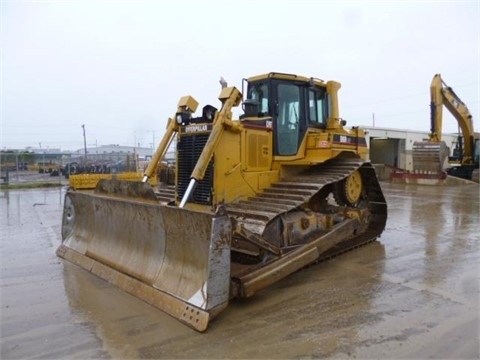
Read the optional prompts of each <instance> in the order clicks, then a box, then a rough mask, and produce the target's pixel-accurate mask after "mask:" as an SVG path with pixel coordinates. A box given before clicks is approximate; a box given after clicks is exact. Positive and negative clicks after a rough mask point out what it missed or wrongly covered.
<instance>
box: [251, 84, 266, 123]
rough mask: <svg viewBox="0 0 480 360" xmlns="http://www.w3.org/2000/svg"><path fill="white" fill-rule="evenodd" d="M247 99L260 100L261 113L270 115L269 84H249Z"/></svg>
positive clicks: (259, 109) (259, 108) (259, 110)
mask: <svg viewBox="0 0 480 360" xmlns="http://www.w3.org/2000/svg"><path fill="white" fill-rule="evenodd" d="M247 99H252V100H257V101H258V112H259V115H260V116H262V115H268V86H267V84H264V83H250V84H248V93H247Z"/></svg>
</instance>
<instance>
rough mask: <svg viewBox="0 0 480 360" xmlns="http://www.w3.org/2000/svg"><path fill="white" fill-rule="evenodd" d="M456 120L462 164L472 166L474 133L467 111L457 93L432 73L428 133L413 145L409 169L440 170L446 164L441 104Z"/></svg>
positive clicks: (438, 75) (469, 114)
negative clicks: (459, 133) (424, 139)
mask: <svg viewBox="0 0 480 360" xmlns="http://www.w3.org/2000/svg"><path fill="white" fill-rule="evenodd" d="M444 106H445V107H446V108H447V110H448V111H449V112H450V113H451V114H452V115H453V117H454V118H455V119H456V121H457V123H458V126H459V128H460V129H461V132H462V136H461V137H460V142H459V143H460V144H462V147H461V149H460V152H461V159H460V162H461V164H462V165H467V166H470V165H473V162H474V152H475V141H476V140H475V133H474V129H473V119H472V115H471V113H470V111H469V110H468V108H467V106H466V105H465V104H464V102H463V101H462V100H461V99H460V98H459V97H458V95H457V94H456V93H455V92H454V91H453V89H452V88H451V87H449V86H448V85H447V84H446V83H445V82H444V81H443V79H442V78H441V76H440V74H435V76H434V77H433V79H432V82H431V84H430V134H429V140H428V141H420V142H415V143H414V144H413V154H412V157H413V168H414V170H415V171H429V172H441V171H442V170H443V169H444V168H445V167H446V165H445V164H446V162H447V160H448V156H449V149H448V147H447V145H446V144H445V142H444V141H442V125H443V107H444Z"/></svg>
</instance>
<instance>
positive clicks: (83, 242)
mask: <svg viewBox="0 0 480 360" xmlns="http://www.w3.org/2000/svg"><path fill="white" fill-rule="evenodd" d="M124 186H125V184H124ZM126 187H127V188H128V184H127V185H126ZM130 190H131V189H130ZM130 190H128V191H127V192H130V194H129V196H130V198H128V197H124V196H123V195H119V194H116V195H115V196H113V195H112V194H105V193H103V194H102V193H94V192H85V191H84V192H80V191H68V192H67V194H66V195H65V205H64V214H63V224H62V238H63V241H62V244H61V246H60V247H59V248H58V250H57V254H58V255H59V256H60V257H63V258H65V259H66V260H69V261H71V262H73V263H75V264H77V265H79V266H81V267H83V268H84V269H86V270H88V271H90V272H92V273H94V274H96V275H98V276H100V277H101V278H103V279H105V280H107V281H109V282H111V283H113V284H115V285H116V286H118V287H120V288H121V289H123V290H125V291H127V292H129V293H130V294H132V295H134V296H136V297H138V298H140V299H142V300H144V301H146V302H148V303H149V304H151V305H153V306H155V307H157V308H159V309H161V310H163V311H165V312H167V313H168V314H170V315H172V316H174V317H175V318H177V319H179V320H180V321H182V322H184V323H186V324H187V325H189V326H191V327H193V328H195V329H196V330H198V331H204V330H206V328H207V326H208V322H209V320H211V318H213V317H214V316H215V315H216V314H217V313H218V312H220V311H221V310H223V309H224V308H225V307H226V306H227V304H228V300H229V286H230V242H231V224H230V221H229V219H228V217H227V216H226V213H225V210H224V209H223V208H221V207H220V208H219V209H217V212H216V214H211V213H203V212H197V211H191V210H185V209H181V208H177V207H171V206H165V205H160V204H158V203H155V202H154V201H147V200H145V199H143V200H142V199H141V198H139V199H135V198H134V197H131V196H132V193H134V191H130ZM123 194H125V192H123Z"/></svg>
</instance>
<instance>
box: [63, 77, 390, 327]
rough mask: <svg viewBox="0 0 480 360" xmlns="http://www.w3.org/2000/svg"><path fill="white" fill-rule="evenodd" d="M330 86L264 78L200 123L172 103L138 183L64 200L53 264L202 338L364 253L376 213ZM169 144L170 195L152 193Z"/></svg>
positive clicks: (228, 95) (362, 147) (360, 149)
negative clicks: (107, 286)
mask: <svg viewBox="0 0 480 360" xmlns="http://www.w3.org/2000/svg"><path fill="white" fill-rule="evenodd" d="M339 88H340V83H338V82H335V81H327V82H325V81H323V80H320V79H316V78H308V77H303V76H297V75H292V74H284V73H268V74H264V75H259V76H253V77H250V78H248V79H244V80H243V82H242V92H240V91H239V90H238V89H237V88H235V87H229V86H227V85H226V84H223V85H222V90H221V92H220V95H219V100H220V106H219V108H215V107H214V106H212V105H206V106H204V107H203V108H202V111H201V114H199V115H198V116H195V112H196V110H197V108H198V102H197V101H196V100H195V99H194V98H193V97H192V96H185V97H182V98H181V99H180V100H179V102H178V107H177V110H176V112H175V114H174V116H173V117H172V118H170V119H169V120H168V125H167V129H166V132H165V134H164V136H163V139H162V140H161V142H160V144H159V145H158V148H157V150H156V153H155V154H154V157H153V160H152V161H151V162H150V164H149V166H148V167H147V169H146V170H145V173H144V176H143V180H142V181H121V180H118V179H110V180H100V181H99V182H98V185H97V187H96V188H95V189H94V190H74V189H69V190H68V191H67V193H66V195H65V202H64V213H63V223H62V238H63V240H62V244H61V245H60V247H59V248H58V249H57V254H58V255H59V256H60V257H63V258H65V259H66V260H69V261H71V262H73V263H75V264H77V265H79V266H81V267H83V268H84V269H86V270H88V271H90V272H92V273H94V274H96V275H98V276H100V277H101V278H103V279H105V280H107V281H109V282H111V283H113V284H115V285H116V286H118V287H120V288H122V289H123V290H125V291H127V292H129V293H130V294H133V295H134V296H136V297H138V298H140V299H142V300H144V301H146V302H147V303H149V304H151V305H153V306H156V307H158V308H159V309H161V310H163V311H165V312H166V313H168V314H170V315H172V316H173V317H175V318H177V319H179V320H180V321H182V322H183V323H185V324H187V325H189V326H191V327H192V328H194V329H196V330H198V331H205V330H206V329H207V326H208V324H209V321H210V320H211V319H213V318H214V317H215V316H216V315H217V314H218V313H220V312H221V311H222V310H223V309H225V308H226V307H227V305H228V303H229V301H231V300H232V299H233V298H248V297H251V296H252V295H254V294H255V293H257V292H258V291H260V290H262V289H263V288H265V287H267V286H270V285H272V284H273V283H275V282H276V281H278V280H280V279H282V278H284V277H286V276H288V275H289V274H291V273H293V272H295V271H297V270H299V269H301V268H303V267H305V266H307V265H309V264H311V263H314V262H317V261H320V260H322V259H325V258H328V257H331V256H335V255H337V254H339V253H341V252H345V251H347V250H349V249H352V248H355V247H357V246H360V245H363V244H366V243H368V242H371V241H374V240H375V239H376V238H377V237H379V236H380V234H381V233H382V232H383V230H384V227H385V223H386V219H387V204H386V201H385V198H384V196H383V193H382V189H381V187H380V184H379V182H378V180H377V176H376V173H375V169H374V168H373V166H372V165H371V164H370V162H369V161H367V160H366V159H367V157H368V148H367V144H366V141H365V135H364V131H363V130H362V129H360V128H358V127H352V128H351V129H347V128H346V121H345V120H343V119H341V118H340V116H339V106H338V96H337V93H338V90H339ZM242 93H245V96H243V95H242ZM239 105H242V110H243V112H242V115H241V116H239V119H234V118H233V112H232V110H233V108H234V107H237V106H239ZM174 139H176V141H175V143H176V145H175V147H176V149H175V152H176V159H175V184H174V185H173V186H172V185H170V186H166V185H164V184H161V183H160V184H159V185H158V186H152V185H151V184H150V183H149V181H148V180H149V179H150V178H151V177H152V176H155V174H156V170H157V166H158V164H159V163H160V162H161V160H162V158H163V157H164V155H165V154H166V152H167V149H169V147H170V145H171V144H172V142H173V140H174Z"/></svg>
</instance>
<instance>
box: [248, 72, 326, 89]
mask: <svg viewBox="0 0 480 360" xmlns="http://www.w3.org/2000/svg"><path fill="white" fill-rule="evenodd" d="M265 79H279V80H291V81H301V82H307V83H308V82H311V81H313V82H314V84H315V85H320V86H325V82H324V81H323V80H322V79H317V78H313V77H311V78H308V77H305V76H300V75H295V74H286V73H279V72H270V73H267V74H262V75H255V76H251V77H249V78H248V79H247V80H248V82H251V81H258V80H265Z"/></svg>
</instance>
